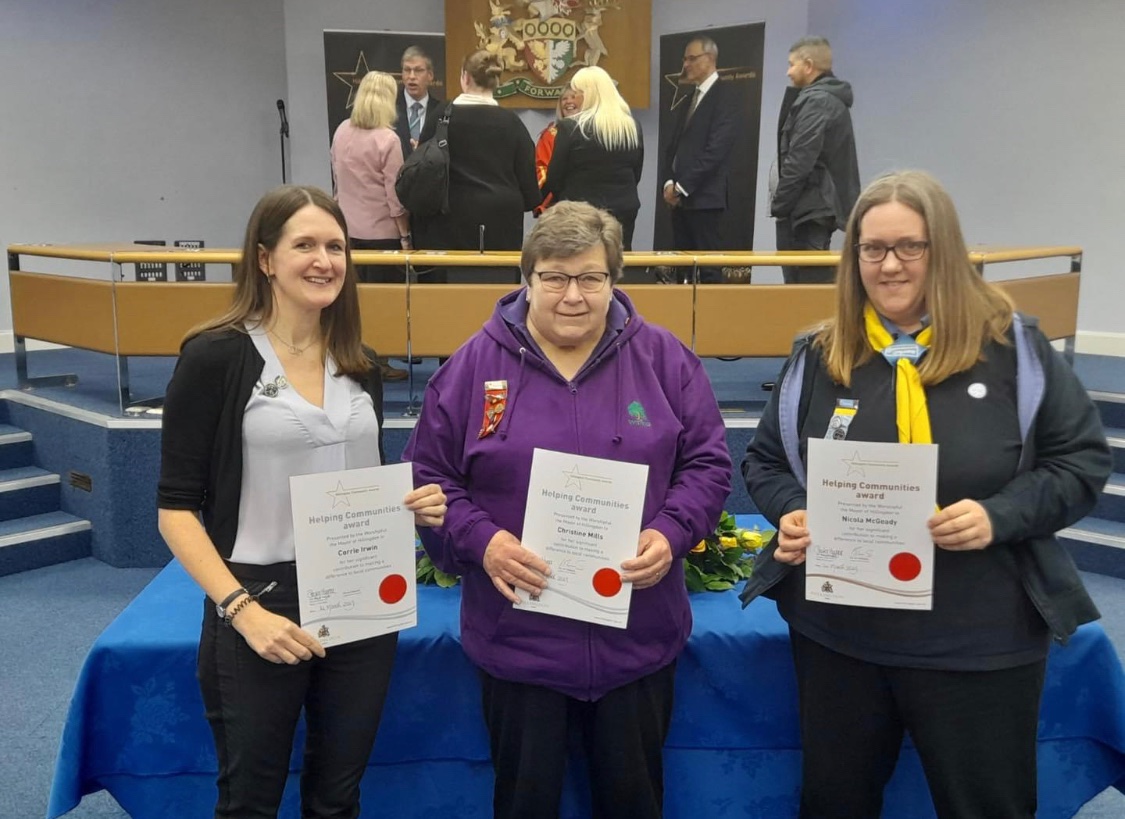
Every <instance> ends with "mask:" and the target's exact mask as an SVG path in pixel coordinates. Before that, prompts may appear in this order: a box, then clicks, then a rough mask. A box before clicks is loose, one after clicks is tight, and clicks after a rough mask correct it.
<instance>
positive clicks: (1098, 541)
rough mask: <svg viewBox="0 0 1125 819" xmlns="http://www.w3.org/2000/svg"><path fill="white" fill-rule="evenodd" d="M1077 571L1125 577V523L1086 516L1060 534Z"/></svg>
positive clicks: (1060, 538)
mask: <svg viewBox="0 0 1125 819" xmlns="http://www.w3.org/2000/svg"><path fill="white" fill-rule="evenodd" d="M1059 540H1061V541H1062V542H1063V543H1065V544H1066V546H1067V548H1068V549H1069V550H1070V553H1071V555H1073V556H1074V562H1075V563H1077V564H1078V568H1080V569H1082V570H1083V571H1087V572H1097V573H1098V574H1108V575H1112V576H1113V577H1122V578H1125V523H1121V522H1118V521H1115V520H1106V519H1105V518H1095V517H1086V518H1082V520H1080V521H1078V522H1077V523H1076V524H1074V525H1073V526H1071V527H1069V528H1067V529H1063V530H1062V531H1061V532H1059Z"/></svg>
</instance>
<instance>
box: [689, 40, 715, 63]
mask: <svg viewBox="0 0 1125 819" xmlns="http://www.w3.org/2000/svg"><path fill="white" fill-rule="evenodd" d="M692 43H699V47H700V48H701V49H702V50H703V53H704V54H710V55H711V56H712V57H714V58H715V62H718V61H719V46H718V45H716V44H715V41H714V40H712V39H711V38H710V37H708V36H707V35H705V34H700V35H699V36H698V37H692V38H691V40H689V41H688V45H691V44H692Z"/></svg>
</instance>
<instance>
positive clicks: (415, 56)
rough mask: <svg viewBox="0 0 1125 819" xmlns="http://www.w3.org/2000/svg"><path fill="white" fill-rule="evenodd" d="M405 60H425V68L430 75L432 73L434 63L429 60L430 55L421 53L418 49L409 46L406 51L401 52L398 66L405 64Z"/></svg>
mask: <svg viewBox="0 0 1125 819" xmlns="http://www.w3.org/2000/svg"><path fill="white" fill-rule="evenodd" d="M407 60H425V61H426V68H427V69H428V70H429V71H430V73H431V74H432V73H433V70H434V61H433V60H431V59H430V55H429V54H427V53H426V52H425V51H423V50H422V49H421V48H420V47H418V46H410V47H409V48H407V49H406V51H404V52H402V59H401V60H400V61H399V65H402V63H404V62H406V61H407Z"/></svg>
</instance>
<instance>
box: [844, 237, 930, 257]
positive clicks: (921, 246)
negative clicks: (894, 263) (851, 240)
mask: <svg viewBox="0 0 1125 819" xmlns="http://www.w3.org/2000/svg"><path fill="white" fill-rule="evenodd" d="M929 246H930V243H929V242H927V241H923V240H921V239H903V240H902V241H900V242H895V243H894V244H893V245H885V244H883V243H882V242H860V243H859V244H857V245H856V246H855V251H856V253H858V254H859V260H860V261H861V262H881V261H883V259H885V258H887V254H888V253H894V254H895V256H897V257H898V260H899V261H900V262H913V261H914V260H915V259H921V258H922V257H923V256H924V255H925V254H926V250H927V249H928V248H929Z"/></svg>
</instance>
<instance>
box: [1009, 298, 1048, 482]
mask: <svg viewBox="0 0 1125 819" xmlns="http://www.w3.org/2000/svg"><path fill="white" fill-rule="evenodd" d="M1037 324H1038V322H1037V321H1036V320H1035V318H1033V317H1031V316H1025V315H1023V314H1022V313H1013V314H1012V335H1013V337H1014V340H1015V348H1016V406H1017V413H1018V415H1019V422H1020V443H1021V444H1022V449H1021V451H1020V465H1019V471H1020V472H1023V471H1024V470H1025V469H1027V468H1028V466H1029V465H1028V464H1027V463H1026V462H1025V461H1026V458H1027V456H1028V454H1029V452H1030V450H1031V448H1030V447H1028V446H1027V439H1028V435H1029V434H1030V433H1031V425H1032V424H1033V423H1034V421H1035V415H1036V413H1038V412H1039V406H1040V404H1042V403H1043V396H1044V394H1045V393H1046V391H1047V378H1046V375H1044V372H1043V362H1042V361H1041V360H1040V359H1039V354H1038V353H1037V352H1035V347H1034V346H1033V345H1032V340H1031V338H1030V336H1029V334H1028V332H1027V329H1028V327H1035V326H1036V325H1037Z"/></svg>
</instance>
